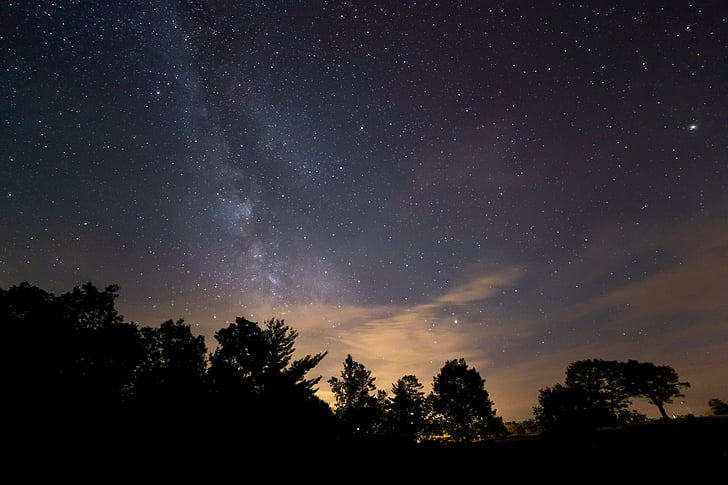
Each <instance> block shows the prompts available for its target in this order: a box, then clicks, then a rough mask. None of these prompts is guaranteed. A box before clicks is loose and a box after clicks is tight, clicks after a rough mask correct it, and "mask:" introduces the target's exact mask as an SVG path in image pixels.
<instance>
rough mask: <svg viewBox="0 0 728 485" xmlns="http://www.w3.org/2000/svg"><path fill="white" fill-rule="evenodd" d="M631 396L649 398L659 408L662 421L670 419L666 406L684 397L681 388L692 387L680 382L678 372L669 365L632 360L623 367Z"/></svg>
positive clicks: (687, 383)
mask: <svg viewBox="0 0 728 485" xmlns="http://www.w3.org/2000/svg"><path fill="white" fill-rule="evenodd" d="M622 368H623V372H624V375H625V379H626V381H627V389H628V392H629V393H630V395H632V396H639V397H645V398H647V400H648V402H649V403H650V404H654V405H655V406H657V409H658V410H659V411H660V416H662V419H670V417H669V416H668V415H667V412H666V411H665V404H670V403H672V400H673V399H674V398H676V397H682V396H683V394H682V392H681V391H680V389H681V388H688V387H690V383H689V382H680V380H679V378H678V375H677V372H676V371H675V369H673V368H672V367H670V366H667V365H655V364H653V363H651V362H637V361H634V360H630V361H628V362H626V363H625V364H623V366H622Z"/></svg>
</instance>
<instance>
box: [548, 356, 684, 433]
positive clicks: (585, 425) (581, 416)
mask: <svg viewBox="0 0 728 485" xmlns="http://www.w3.org/2000/svg"><path fill="white" fill-rule="evenodd" d="M565 384H566V385H565V386H562V385H560V384H557V385H556V386H553V387H551V388H546V389H542V390H540V391H539V404H540V406H538V407H535V408H534V416H535V417H536V420H537V421H538V422H539V423H540V425H541V426H542V427H543V428H544V430H545V431H546V432H548V433H553V434H559V433H574V432H577V431H588V430H594V429H596V428H599V427H602V426H613V425H617V424H625V423H628V422H633V421H641V420H644V419H645V417H644V416H643V415H641V414H639V413H636V412H634V411H630V410H629V409H628V406H629V404H631V401H630V400H629V398H631V397H646V398H647V399H648V400H649V402H650V403H651V404H654V405H655V406H657V408H658V410H659V412H660V415H661V416H662V417H663V419H669V417H668V415H667V413H666V411H665V408H664V404H665V403H670V402H672V399H673V398H675V397H679V396H682V394H681V393H680V389H681V388H683V387H689V386H690V384H689V383H687V382H679V379H678V375H677V372H675V369H673V368H672V367H669V366H656V365H654V364H652V363H649V362H645V363H640V362H637V361H635V360H629V361H627V362H618V361H606V360H601V359H590V360H580V361H576V362H572V363H571V364H570V365H569V366H568V367H567V369H566V382H565Z"/></svg>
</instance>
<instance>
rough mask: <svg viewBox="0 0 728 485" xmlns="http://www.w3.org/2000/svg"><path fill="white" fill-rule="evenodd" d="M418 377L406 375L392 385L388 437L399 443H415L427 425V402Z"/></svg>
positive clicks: (388, 414) (388, 415)
mask: <svg viewBox="0 0 728 485" xmlns="http://www.w3.org/2000/svg"><path fill="white" fill-rule="evenodd" d="M423 387H424V386H423V385H422V384H420V382H419V380H417V377H415V376H413V375H406V376H403V377H402V378H400V379H399V380H398V381H397V382H396V383H394V384H393V385H392V398H391V400H390V403H389V406H388V413H387V429H388V435H389V436H390V437H393V438H394V439H396V440H398V441H404V442H409V443H413V442H416V441H417V440H418V438H419V437H420V435H421V434H422V432H423V430H424V429H425V427H426V425H427V419H426V418H427V414H428V411H427V402H428V401H427V400H426V399H425V393H424V392H423V391H422V389H423Z"/></svg>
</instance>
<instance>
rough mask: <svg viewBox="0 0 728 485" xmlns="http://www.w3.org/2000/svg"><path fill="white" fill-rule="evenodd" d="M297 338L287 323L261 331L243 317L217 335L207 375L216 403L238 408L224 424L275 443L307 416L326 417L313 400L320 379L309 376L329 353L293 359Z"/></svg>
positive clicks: (274, 322) (278, 322)
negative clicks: (216, 345) (278, 437)
mask: <svg viewBox="0 0 728 485" xmlns="http://www.w3.org/2000/svg"><path fill="white" fill-rule="evenodd" d="M297 337H298V332H296V331H294V330H292V329H291V328H289V327H288V326H286V325H285V324H284V321H283V320H278V319H271V320H268V321H266V322H264V327H260V326H259V325H258V324H257V323H254V322H251V321H249V320H247V319H245V318H242V317H238V318H237V319H236V320H235V322H234V323H231V324H230V325H229V326H228V327H226V328H223V329H221V330H219V331H218V332H217V333H216V334H215V338H216V339H217V341H218V343H219V347H218V348H217V349H216V350H215V352H214V353H213V354H212V355H211V356H210V367H209V369H208V372H207V376H208V382H209V386H210V389H211V392H212V398H213V405H214V406H220V405H226V406H232V407H233V409H235V414H234V415H232V416H230V417H229V419H227V420H226V423H225V425H226V426H231V427H232V428H236V427H237V428H238V429H246V430H247V432H249V433H253V434H255V435H256V437H258V438H261V437H267V439H274V438H275V437H276V435H282V434H285V435H286V436H288V437H290V436H291V435H292V433H293V428H294V427H296V426H297V425H298V424H301V423H302V422H304V421H305V420H306V419H307V418H311V419H313V420H314V421H318V420H325V419H326V417H327V416H328V408H327V407H326V406H325V405H324V404H323V402H322V401H321V400H320V399H319V398H318V397H317V396H315V392H316V389H315V386H316V384H317V383H318V382H319V380H320V379H321V377H316V378H313V379H307V378H306V374H307V373H308V372H309V371H310V370H312V369H313V368H314V367H315V366H316V365H318V363H319V362H320V361H321V359H323V358H324V357H325V356H326V352H322V353H319V354H316V355H313V356H311V355H306V356H305V357H303V358H301V359H297V360H293V359H292V357H293V353H294V350H295V349H294V344H295V340H296V338H297ZM307 413H310V415H308V416H306V414H307ZM304 424H305V423H304Z"/></svg>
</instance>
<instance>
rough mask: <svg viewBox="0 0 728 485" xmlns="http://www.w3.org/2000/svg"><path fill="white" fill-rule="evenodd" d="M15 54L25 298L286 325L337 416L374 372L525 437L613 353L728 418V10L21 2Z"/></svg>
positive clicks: (199, 321) (8, 282)
mask: <svg viewBox="0 0 728 485" xmlns="http://www.w3.org/2000/svg"><path fill="white" fill-rule="evenodd" d="M661 4H663V5H661ZM0 48H1V50H0V68H1V69H0V102H1V103H2V104H1V105H0V121H1V123H2V124H1V125H0V126H1V127H0V201H1V202H0V286H1V287H3V288H8V287H10V286H12V285H15V284H19V283H20V282H23V281H28V282H30V283H31V284H34V285H37V286H39V287H41V288H43V289H45V290H47V291H51V292H54V293H56V294H60V293H63V292H66V291H70V290H71V289H72V288H73V286H76V285H81V284H83V283H85V282H88V281H91V282H92V283H94V284H95V285H96V286H98V287H104V286H106V285H110V284H119V285H120V286H121V291H120V297H119V299H118V301H117V308H118V309H119V311H120V312H121V313H122V314H123V315H124V317H125V319H126V320H127V321H134V322H136V323H138V324H139V325H140V326H156V325H158V324H160V323H162V322H163V321H164V320H168V319H174V320H176V319H179V318H183V319H184V320H185V322H186V323H188V324H190V325H191V326H192V328H193V332H195V333H197V334H202V335H205V342H206V344H207V346H208V348H210V349H212V348H214V346H215V344H216V342H215V340H214V337H213V335H214V333H215V331H217V330H219V329H220V328H223V327H225V326H227V324H228V323H229V322H231V321H233V320H234V318H235V317H236V316H244V317H246V318H248V319H250V320H253V321H258V322H262V321H263V320H265V319H269V318H271V317H277V318H284V319H285V321H286V323H287V324H288V325H289V326H291V327H292V328H293V329H295V330H297V331H298V332H299V333H300V336H299V338H298V340H297V345H296V347H297V355H303V354H305V353H315V352H319V351H323V350H328V351H329V354H328V356H327V357H326V358H325V359H324V361H323V362H322V363H321V364H319V366H318V367H316V368H315V369H314V372H313V373H314V374H315V375H323V378H324V379H323V380H322V382H321V384H320V390H321V396H322V397H324V398H326V399H328V397H327V396H329V395H330V394H329V391H330V390H329V387H328V384H326V382H325V381H326V379H328V378H329V377H331V376H339V374H340V372H341V370H342V367H343V361H344V359H345V357H346V354H351V355H352V357H353V358H354V359H355V360H356V361H358V362H361V363H363V364H364V365H365V366H366V367H367V368H368V369H369V370H371V371H372V374H373V376H374V377H376V379H377V380H376V384H377V385H378V387H379V388H380V389H384V390H387V391H389V390H390V388H391V384H392V383H393V382H395V381H396V380H397V379H398V378H399V377H402V376H403V375H405V374H414V375H416V376H417V377H418V378H419V380H420V381H421V382H423V383H424V384H425V385H426V390H429V386H430V384H431V382H432V377H433V376H434V375H436V374H437V373H438V372H439V369H440V368H441V367H442V365H443V364H444V362H445V361H446V360H449V359H455V358H460V357H463V358H465V359H466V361H467V362H468V364H469V365H471V366H474V367H475V368H476V369H477V370H478V371H479V372H480V374H481V376H482V377H483V378H484V379H485V380H486V384H485V385H486V389H487V390H488V392H489V393H490V397H491V399H492V400H493V401H494V403H495V408H496V409H497V412H498V415H500V416H502V417H503V418H504V419H505V420H507V421H508V420H523V419H528V418H530V417H532V413H531V411H532V407H533V406H535V405H537V397H538V390H539V389H542V388H544V387H547V386H552V385H554V384H556V383H559V382H563V379H564V371H565V369H566V366H567V365H568V364H569V363H571V362H573V361H575V360H579V359H588V358H602V359H616V360H627V359H635V360H639V361H647V362H653V363H655V364H659V365H670V366H672V367H674V368H675V370H676V371H677V372H678V374H679V376H680V378H681V379H682V380H687V381H689V382H690V383H691V384H692V387H691V388H690V389H688V390H687V391H686V397H685V398H684V400H683V399H678V400H677V401H676V402H675V404H673V405H672V406H668V407H667V410H668V413H674V414H687V413H689V412H693V413H695V414H702V413H707V412H708V405H707V402H708V400H709V399H710V398H720V399H723V400H726V399H728V195H727V194H728V190H727V189H728V4H727V3H726V2H725V1H721V0H716V1H706V2H700V1H696V2H688V1H682V2H653V1H628V2H627V1H624V2H622V1H604V2H598V1H582V2H570V1H563V2H540V1H538V2H536V1H480V2H476V1H473V2H448V1H443V2H438V3H435V2H429V1H416V2H415V1H407V2H404V1H403V2H400V1H392V2H365V1H362V2H358V1H328V2H308V1H289V2H278V1H265V2H252V1H251V2H243V1H240V2H237V1H223V0H218V1H173V0H169V1H158V2H155V1H124V2H100V1H57V2H51V1H37V2H35V1H34V2H31V1H19V2H14V1H10V2H7V1H6V2H3V4H2V6H0ZM17 344H18V345H29V343H22V342H20V343H17ZM683 401H684V402H683ZM637 404H638V405H639V402H638V403H637ZM641 410H642V411H646V412H647V414H648V415H650V416H656V415H657V413H656V408H654V407H652V406H645V407H644V409H641Z"/></svg>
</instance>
